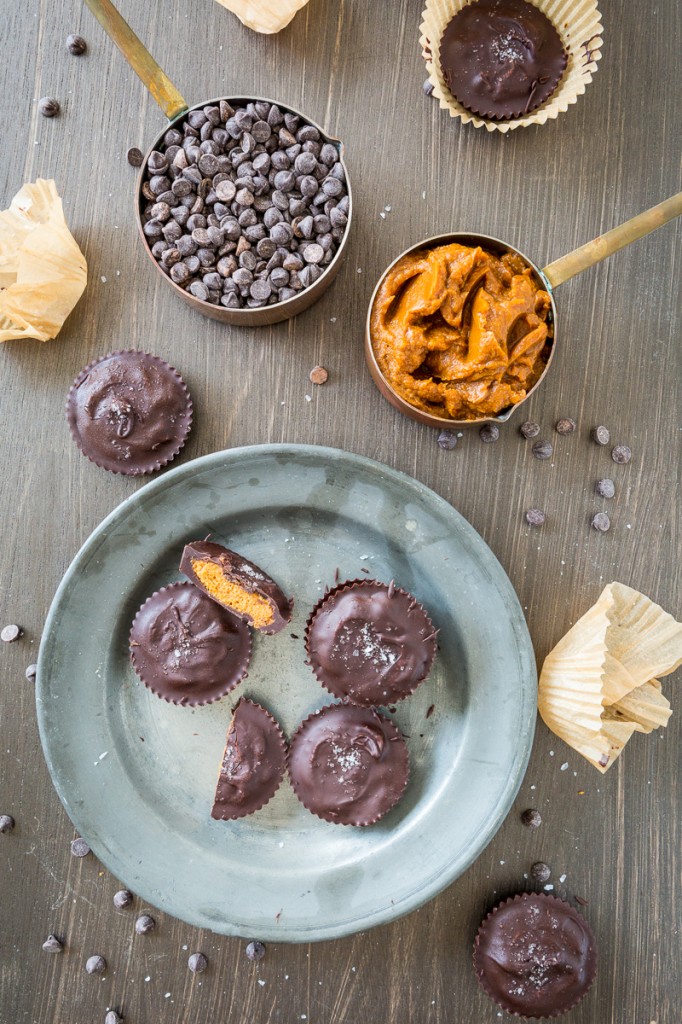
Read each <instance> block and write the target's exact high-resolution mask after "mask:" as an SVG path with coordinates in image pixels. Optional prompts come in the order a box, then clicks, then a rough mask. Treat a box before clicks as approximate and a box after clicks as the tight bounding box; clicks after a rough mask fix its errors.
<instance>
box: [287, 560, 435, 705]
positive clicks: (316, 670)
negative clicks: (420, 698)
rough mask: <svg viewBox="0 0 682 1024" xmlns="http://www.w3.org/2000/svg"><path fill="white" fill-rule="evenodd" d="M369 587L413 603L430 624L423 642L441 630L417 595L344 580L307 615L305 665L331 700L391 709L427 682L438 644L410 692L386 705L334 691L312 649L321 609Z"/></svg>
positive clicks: (365, 581)
mask: <svg viewBox="0 0 682 1024" xmlns="http://www.w3.org/2000/svg"><path fill="white" fill-rule="evenodd" d="M367 586H375V587H383V588H385V589H386V590H388V589H390V588H393V591H394V592H395V593H396V594H402V595H403V596H404V597H407V598H409V599H410V600H411V601H413V602H414V605H415V607H417V608H418V609H419V611H420V612H421V614H422V615H423V616H424V620H425V622H427V623H428V626H429V634H428V635H427V637H426V638H425V640H424V643H426V642H427V640H429V639H430V638H431V637H432V636H433V637H435V636H436V635H437V633H438V630H437V629H436V628H435V626H434V625H433V623H432V622H431V619H430V617H429V615H428V614H427V612H426V609H425V608H424V606H423V605H422V604H420V602H419V601H418V600H417V598H416V597H415V596H414V594H410V593H409V591H407V590H404V589H403V588H402V587H396V586H395V585H394V584H393V583H383V582H382V581H381V580H375V579H370V578H369V577H368V578H367V579H360V580H357V579H356V580H344V581H343V582H341V583H338V584H336V585H335V586H333V587H329V588H327V589H326V590H325V592H324V595H323V596H322V597H321V598H320V600H319V601H318V602H317V604H316V605H315V607H314V608H313V610H312V611H311V613H310V615H309V616H308V620H307V622H306V626H305V633H304V640H305V650H306V664H307V665H309V666H310V668H311V669H312V672H313V675H314V676H315V678H316V679H317V681H318V683H319V684H320V686H323V687H324V688H325V690H327V691H328V693H331V695H332V697H339V698H340V699H342V700H346V701H349V702H350V703H351V704H358V705H361V706H363V707H374V706H383V705H384V703H385V704H386V705H388V704H390V705H391V706H392V705H393V704H397V703H398V702H399V701H401V700H405V698H406V697H410V696H411V695H412V694H413V693H414V691H415V690H416V689H417V687H418V686H419V685H420V684H421V683H423V682H424V680H425V679H427V677H428V675H429V673H430V671H431V668H432V666H433V661H434V658H435V656H436V651H437V646H436V644H435V643H434V645H433V651H432V654H431V657H430V659H429V661H428V664H427V665H426V667H425V670H424V672H423V673H420V674H419V676H418V678H415V679H414V680H413V685H412V686H411V688H410V689H409V690H405V691H404V692H403V693H401V694H400V695H395V696H391V698H390V700H387V701H386V702H382V701H368V700H363V698H362V694H360V695H358V694H354V693H344V692H343V691H342V690H341V689H339V690H335V689H334V688H333V682H332V681H330V680H329V679H327V678H326V676H325V673H324V670H323V669H322V667H321V666H320V665H319V664H318V663H317V662H316V660H315V656H314V652H311V649H310V631H311V628H312V625H313V621H314V619H315V616H316V615H317V614H318V612H319V611H321V610H322V608H323V607H324V606H325V605H326V603H327V602H328V601H331V600H333V599H334V598H335V597H336V596H337V595H338V594H341V593H343V592H344V591H348V590H355V589H356V588H357V589H359V588H362V587H367Z"/></svg>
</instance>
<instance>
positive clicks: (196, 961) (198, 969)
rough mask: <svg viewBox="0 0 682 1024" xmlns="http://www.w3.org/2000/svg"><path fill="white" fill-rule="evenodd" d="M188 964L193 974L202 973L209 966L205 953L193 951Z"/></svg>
mask: <svg viewBox="0 0 682 1024" xmlns="http://www.w3.org/2000/svg"><path fill="white" fill-rule="evenodd" d="M187 966H188V967H189V969H190V971H191V972H192V974H201V973H202V972H203V971H205V970H206V968H207V967H208V960H207V959H206V957H205V956H204V954H203V953H192V955H191V956H190V958H189V960H188V961H187Z"/></svg>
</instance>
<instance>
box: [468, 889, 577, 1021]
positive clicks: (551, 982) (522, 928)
mask: <svg viewBox="0 0 682 1024" xmlns="http://www.w3.org/2000/svg"><path fill="white" fill-rule="evenodd" d="M474 969H475V971H476V976H477V978H478V980H479V982H480V985H481V987H482V988H483V990H484V991H485V992H487V994H488V995H489V996H490V997H491V999H493V1000H494V1001H495V1002H496V1003H497V1004H498V1006H501V1007H502V1009H503V1010H505V1011H506V1012H507V1013H513V1014H516V1015H517V1016H519V1015H520V1016H523V1017H529V1018H531V1019H538V1018H542V1017H556V1016H558V1015H559V1014H561V1013H565V1012H566V1011H567V1010H570V1009H571V1008H572V1007H573V1006H575V1005H576V1003H578V1002H579V1001H580V1000H581V999H582V997H583V996H584V995H585V993H586V992H587V990H588V989H589V987H590V985H591V984H592V982H593V981H594V978H595V975H596V972H597V949H596V943H595V938H594V935H593V934H592V929H591V928H590V926H589V925H588V923H587V921H586V920H585V919H584V917H583V916H582V915H581V914H579V913H578V911H577V910H574V909H573V907H572V906H570V904H568V903H566V902H564V900H560V899H559V898H558V897H556V896H550V895H549V894H548V893H523V894H522V895H520V896H514V897H513V898H512V899H509V900H505V901H504V902H503V903H501V904H499V906H498V907H496V908H495V909H494V910H493V911H492V912H491V913H490V914H488V916H487V917H486V918H485V920H484V921H483V923H482V925H481V927H480V928H479V931H478V935H477V936H476V942H475V943H474Z"/></svg>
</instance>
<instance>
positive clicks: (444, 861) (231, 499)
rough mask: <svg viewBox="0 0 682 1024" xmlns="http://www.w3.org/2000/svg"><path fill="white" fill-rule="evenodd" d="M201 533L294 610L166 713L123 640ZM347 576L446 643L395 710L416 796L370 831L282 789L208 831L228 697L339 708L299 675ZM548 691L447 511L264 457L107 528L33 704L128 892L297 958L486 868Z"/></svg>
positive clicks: (326, 468)
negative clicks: (393, 598) (384, 593)
mask: <svg viewBox="0 0 682 1024" xmlns="http://www.w3.org/2000/svg"><path fill="white" fill-rule="evenodd" d="M209 533H210V534H212V535H213V537H214V538H215V539H216V540H219V541H222V542H223V543H225V544H226V545H228V546H229V547H231V548H234V549H235V550H237V551H239V552H240V553H242V554H244V555H246V556H247V557H248V558H250V559H252V560H253V561H255V562H256V563H258V564H260V565H261V566H262V567H263V568H264V569H265V570H266V571H267V572H268V573H270V574H271V575H272V576H273V577H274V578H275V579H276V580H277V581H278V582H279V583H280V585H281V586H282V587H283V588H284V590H285V591H286V592H287V593H289V594H291V595H293V596H294V598H295V602H296V603H295V609H294V618H293V620H292V622H291V625H290V627H287V628H285V629H284V630H283V631H282V632H281V633H279V634H277V635H276V636H263V635H257V636H255V638H254V651H253V658H252V661H251V666H250V669H249V675H248V678H247V679H246V680H244V682H242V683H241V684H240V686H239V687H238V688H237V689H236V690H235V691H233V693H232V694H230V695H228V697H226V698H224V699H223V700H221V701H218V702H216V703H215V704H211V705H208V706H206V707H202V708H195V709H191V708H182V707H176V706H173V705H170V704H167V703H165V702H164V701H162V700H159V699H158V698H157V697H155V696H154V695H153V694H152V693H151V692H150V691H149V690H147V689H146V688H145V687H144V686H143V685H142V683H141V682H140V681H139V680H138V679H137V677H136V675H135V673H134V671H133V669H132V667H131V665H130V661H129V656H128V632H129V629H130V624H131V622H132V619H133V616H134V614H135V612H136V610H137V608H138V607H139V605H140V604H141V603H142V602H143V601H144V600H145V599H146V598H147V597H148V596H149V595H150V594H151V593H152V592H153V591H155V590H157V589H158V588H159V587H161V586H164V585H165V584H167V583H170V582H171V581H172V580H175V579H178V578H179V574H178V571H177V566H178V563H179V560H180V554H181V552H182V548H183V545H184V543H185V542H186V541H189V540H196V539H198V538H203V537H205V536H206V535H207V534H209ZM337 573H338V577H339V578H341V579H352V578H362V577H363V576H365V575H369V576H372V577H376V578H378V579H381V580H384V581H386V582H389V581H390V580H391V579H394V580H395V581H396V583H397V584H399V585H400V586H401V587H404V588H405V589H406V590H409V591H411V592H412V593H413V594H414V595H415V596H416V597H417V598H418V599H419V600H420V601H421V602H422V604H423V605H424V606H425V607H426V609H427V610H428V612H429V615H430V616H431V618H432V619H433V621H434V623H435V625H436V626H437V627H438V628H439V629H440V637H439V647H440V649H439V653H438V655H437V657H436V660H435V663H434V667H433V669H432V671H431V674H430V676H429V677H428V679H427V680H426V682H424V683H423V684H422V685H421V686H420V687H419V688H418V689H417V691H416V693H415V694H414V695H413V696H412V697H410V698H408V699H407V700H405V701H403V702H402V703H401V704H399V705H398V706H397V709H396V711H395V719H396V721H397V722H398V724H399V726H400V728H401V729H402V730H403V732H404V733H405V735H406V736H407V737H408V740H407V742H408V748H409V754H410V767H411V772H410V781H409V784H408V788H407V790H406V793H405V796H404V797H403V799H402V800H401V801H400V803H399V804H398V805H397V806H396V807H395V808H394V809H393V810H392V811H391V812H390V813H389V814H388V815H386V817H384V818H383V819H382V820H381V821H380V822H378V823H377V824H375V825H373V826H369V827H367V828H352V827H348V826H340V825H333V824H329V823H328V822H324V821H321V820H320V819H318V818H316V817H314V816H313V815H312V814H309V813H308V812H307V811H306V810H305V808H304V807H303V806H302V805H301V804H300V803H299V802H298V800H297V799H296V797H295V796H294V793H293V791H292V790H291V788H290V786H289V783H288V782H287V781H286V780H285V781H284V782H283V783H282V785H281V786H280V788H279V790H278V791H277V793H276V794H275V796H274V797H273V799H272V800H271V801H270V803H269V804H267V805H266V807H264V808H263V809H262V810H260V811H258V812H257V813H256V814H253V815H251V816H250V817H247V818H242V819H241V820H239V821H232V822H223V821H214V820H212V818H211V816H210V809H211V804H212V799H213V793H214V787H215V780H216V776H217V770H218V766H219V764H220V761H221V757H222V752H223V746H224V742H225V733H226V729H227V724H228V720H229V717H230V709H231V707H232V705H233V703H234V701H235V699H236V697H237V696H238V695H240V694H244V695H248V696H250V697H252V698H254V699H255V700H257V701H259V702H261V703H262V704H263V705H265V707H267V708H268V709H269V710H270V711H271V712H272V713H273V714H274V715H275V716H276V718H277V719H278V720H279V721H280V723H281V725H282V726H283V728H284V731H285V733H286V735H287V736H290V735H291V734H292V733H293V731H294V730H295V728H296V726H297V724H298V723H299V722H300V721H301V720H302V719H303V718H304V717H306V715H308V714H309V713H310V712H311V711H313V710H315V709H317V708H319V707H322V706H323V705H324V704H327V703H330V702H331V699H332V698H331V697H330V695H329V694H327V693H326V691H324V690H323V689H322V688H321V687H320V686H319V685H318V683H317V682H316V681H315V678H314V677H313V674H312V672H311V671H310V669H309V668H308V667H307V666H306V664H305V652H304V646H303V632H304V627H305V622H306V619H307V616H308V614H309V612H310V610H311V608H312V607H313V605H314V604H315V602H316V601H317V600H318V598H319V597H320V596H321V594H322V593H323V591H324V588H325V586H327V585H330V584H333V583H334V579H335V575H336V574H337ZM536 686H537V682H536V672H535V659H534V657H533V650H532V647H531V643H530V638H529V636H528V631H527V628H526V624H525V621H524V618H523V615H522V612H521V609H520V607H519V603H518V600H517V598H516V595H515V593H514V591H513V589H512V586H511V584H510V582H509V580H508V578H507V576H506V575H505V573H504V571H503V570H502V568H501V566H500V564H499V563H498V561H497V560H496V558H495V556H494V555H493V554H492V552H491V551H490V550H489V548H488V547H487V546H486V544H485V543H484V542H483V540H482V539H481V538H480V537H479V536H478V534H477V533H476V532H475V530H474V529H473V528H472V527H471V526H470V525H469V524H468V523H467V522H466V521H465V520H464V519H462V517H461V516H460V515H459V514H458V513H457V512H456V511H455V510H454V509H453V508H452V507H451V506H450V505H449V504H448V503H447V502H445V501H444V500H443V499H442V498H440V497H438V495H437V494H434V492H433V491H431V490H429V489H428V488H427V487H424V486H423V485H422V484H420V483H418V482H417V481H416V480H413V479H411V478H410V477H407V476H405V475H403V474H401V473H398V472H395V471H394V470H392V469H389V468H387V467H386V466H383V465H380V464H379V463H376V462H372V461H370V460H368V459H364V458H360V457H358V456H356V455H351V454H348V453H347V452H342V451H337V450H335V449H330V448H319V447H314V446H304V445H264V446H260V447H250V448H237V449H233V450H231V451H225V452H217V453H216V454H214V455H207V456H205V457H203V458H200V459H196V460H195V461H194V462H190V463H188V464H186V465H184V466H180V467H179V468H177V469H174V470H171V471H170V472H168V473H165V474H164V475H163V476H162V477H160V478H159V479H157V480H154V481H152V482H151V483H149V484H147V485H146V486H145V487H143V488H141V489H140V490H139V491H137V492H136V493H135V494H134V495H132V496H131V497H130V498H128V499H127V500H126V501H124V502H123V503H122V504H121V505H119V507H118V508H117V509H115V510H114V511H113V512H112V513H111V515H110V516H108V518H107V519H105V520H104V522H103V523H102V524H101V525H100V526H98V527H97V529H96V530H95V531H94V533H93V534H92V536H91V537H90V538H89V539H88V540H87V541H86V543H85V544H84V545H83V547H82V548H81V550H80V551H79V553H78V554H77V555H76V557H75V559H74V561H73V562H72V564H71V566H70V567H69V569H68V571H67V573H66V575H65V577H64V579H63V580H62V582H61V584H60V587H59V589H58V591H57V594H56V596H55V599H54V602H53V604H52V607H51V609H50V613H49V616H48V619H47V623H46V627H45V632H44V636H43V640H42V644H41V649H40V658H39V663H38V679H37V709H38V721H39V725H40V734H41V739H42V743H43V749H44V751H45V757H46V759H47V763H48V766H49V769H50V772H51V774H52V779H53V781H54V784H55V787H56V789H57V792H58V793H59V796H60V798H61V800H62V802H63V803H64V806H65V807H66V810H67V812H68V814H69V816H70V817H71V819H72V820H73V822H74V825H75V826H76V828H77V829H78V830H79V832H80V833H81V835H83V836H84V837H85V838H86V839H87V840H88V842H89V843H90V845H91V847H92V849H93V851H94V852H95V854H96V855H97V856H98V857H99V859H100V860H101V861H102V863H103V864H104V865H105V866H106V867H107V868H108V869H109V870H110V871H111V872H112V873H113V874H114V875H115V876H116V877H117V878H118V879H120V880H121V882H123V883H124V884H125V885H126V886H128V888H130V889H132V890H133V892H135V893H137V894H138V895H139V896H141V897H142V898H143V899H144V900H146V901H148V902H149V903H151V904H153V905H155V906H156V907H159V908H160V909H162V910H165V911H167V912H168V913H170V914H173V915H174V916H176V917H179V918H181V919H183V920H184V921H188V922H190V923H191V924H195V925H198V926H200V927H205V928H210V929H212V930H213V931H215V932H220V933H223V934H228V935H242V936H250V937H257V938H259V939H266V940H271V941H277V940H281V941H287V942H303V941H311V940H316V939H330V938H336V937H339V936H342V935H348V934H351V933H353V932H357V931H360V930H363V929H366V928H369V927H371V926H373V925H376V924H381V923H385V922H387V921H390V920H392V919H394V918H396V917H398V916H400V915H401V914H405V913H407V912H408V911H410V910H413V909H414V908H416V907H418V906H420V905H421V904H423V903H424V902H425V901H426V900H428V899H430V898H431V897H433V896H435V895H436V894H437V893H438V892H440V891H441V890H442V889H443V888H444V887H445V886H446V885H448V884H449V883H450V882H452V881H453V880H454V879H456V878H457V877H458V876H459V875H461V874H462V872H463V871H464V870H465V869H466V868H467V867H468V866H469V865H470V864H471V863H472V862H473V861H474V859H475V858H476V857H477V856H478V855H479V854H480V853H481V851H482V850H483V848H484V847H485V846H486V844H487V843H488V842H489V840H490V839H491V838H492V836H493V835H494V834H495V832H496V830H497V829H498V827H499V826H500V824H501V823H502V821H503V819H504V817H505V815H506V814H507V812H508V810H509V808H510V806H511V804H512V801H513V799H514V797H515V795H516V792H517V790H518V787H519V785H520V783H521V779H522V777H523V773H524V771H525V768H526V764H527V761H528V757H529V754H530V748H531V744H532V739H533V731H534V725H535V709H536Z"/></svg>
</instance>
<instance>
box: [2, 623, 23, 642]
mask: <svg viewBox="0 0 682 1024" xmlns="http://www.w3.org/2000/svg"><path fill="white" fill-rule="evenodd" d="M20 636H21V626H16V625H15V624H14V623H12V625H10V626H4V627H3V629H2V631H1V632H0V640H3V641H4V642H5V643H6V644H11V643H13V642H14V641H15V640H18V639H19V637H20Z"/></svg>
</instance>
